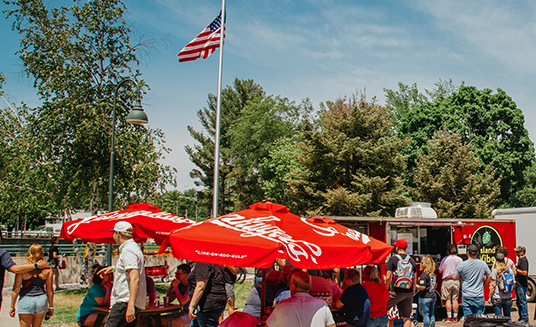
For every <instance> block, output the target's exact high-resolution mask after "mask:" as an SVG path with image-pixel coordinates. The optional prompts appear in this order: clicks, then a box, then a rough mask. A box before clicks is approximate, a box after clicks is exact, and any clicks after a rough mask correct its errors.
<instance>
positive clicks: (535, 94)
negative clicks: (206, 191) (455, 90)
mask: <svg viewBox="0 0 536 327" xmlns="http://www.w3.org/2000/svg"><path fill="white" fill-rule="evenodd" d="M55 2H57V1H52V0H49V1H46V3H47V4H51V3H55ZM126 4H127V9H128V12H127V14H126V16H125V19H126V20H127V22H128V23H129V24H131V28H132V29H133V31H134V39H135V38H136V37H140V36H141V35H149V36H151V37H155V38H159V37H163V36H167V38H168V39H169V42H168V43H160V44H158V47H157V51H155V52H153V53H152V54H150V55H148V56H144V57H143V58H142V59H143V62H142V64H141V67H140V70H141V72H142V73H143V78H144V79H145V80H146V82H147V83H148V84H149V85H150V87H151V90H149V91H148V94H147V95H146V96H145V98H144V99H143V106H144V108H145V110H146V111H147V113H148V116H149V120H150V125H149V128H160V129H162V130H163V131H164V133H165V135H166V140H167V146H168V147H170V148H171V149H172V150H173V151H172V153H170V154H168V155H167V157H166V159H165V160H164V162H165V163H166V164H167V165H171V166H174V167H176V168H177V170H178V173H177V175H176V178H177V189H179V190H182V189H185V188H189V187H192V186H193V181H192V180H191V179H190V177H189V172H190V171H191V169H192V168H194V166H193V164H191V163H190V161H189V159H188V157H187V155H186V153H185V151H184V146H185V145H187V144H193V139H192V138H191V137H190V135H189V133H188V131H187V126H189V125H190V126H194V128H196V129H197V130H200V125H199V123H198V120H197V116H196V113H197V111H198V110H199V109H201V108H203V107H205V106H206V101H207V94H208V93H213V94H216V92H217V74H218V56H219V52H218V51H217V52H215V53H214V54H213V55H212V56H211V57H210V58H208V59H206V60H197V61H193V62H186V63H181V64H179V63H178V61H177V58H176V55H177V53H178V51H180V49H181V48H182V47H183V46H184V45H185V44H186V43H188V42H189V41H190V40H191V39H192V38H193V37H194V36H196V35H197V34H198V33H199V32H200V31H201V30H202V29H203V28H204V27H205V26H206V25H208V24H209V23H210V22H211V21H212V20H213V19H214V18H215V17H216V16H217V14H218V12H219V11H220V9H221V1H218V0H181V1H176V0H153V1H147V0H145V1H142V0H128V1H126ZM5 7H6V6H5V5H4V4H3V3H2V4H0V8H2V9H4V8H5ZM227 15H228V17H227V38H226V44H225V49H224V70H223V83H224V85H229V84H231V83H232V82H233V81H234V79H235V78H240V79H253V80H255V82H256V83H258V84H260V85H261V86H262V87H263V88H264V90H265V91H266V92H267V93H268V94H274V95H281V96H284V97H287V98H289V99H291V100H295V101H297V102H300V101H301V100H302V99H305V98H310V99H311V100H312V103H313V104H314V106H315V108H318V105H319V103H320V102H325V101H328V100H331V101H333V100H336V99H337V98H339V97H342V96H348V95H351V94H352V93H354V92H356V91H359V90H363V89H366V93H367V96H368V98H369V99H370V98H372V97H373V96H375V97H377V99H378V101H379V102H380V104H383V103H384V100H385V98H384V92H383V89H384V88H388V89H397V88H398V87H397V83H398V82H403V83H404V84H413V83H417V84H418V86H419V89H420V90H421V91H424V89H425V88H426V89H432V88H433V84H434V83H436V82H438V81H439V79H442V80H448V79H449V78H451V79H452V80H453V83H454V84H455V85H459V84H461V83H462V81H464V82H465V84H466V85H474V86H476V87H477V88H479V89H483V88H490V89H492V90H496V89H497V88H501V89H503V90H505V91H506V93H507V94H508V95H510V96H511V97H512V98H513V100H514V101H515V102H516V103H517V105H518V107H519V108H521V109H522V110H523V112H524V114H525V120H526V122H525V127H526V128H527V129H528V130H529V133H530V135H531V138H532V140H533V141H534V140H535V137H536V125H535V123H536V108H535V106H536V91H535V88H534V85H535V81H536V60H535V59H536V20H535V19H534V17H536V2H534V1H483V0H481V1H454V0H451V1H394V0H393V1H357V0H346V1H345V0H341V1H333V0H332V1H322V0H311V1H305V0H292V1H290V0H288V1H281V0H271V1H267V0H255V1H251V0H228V1H227ZM10 26H11V22H10V21H7V20H6V19H0V28H1V31H2V33H1V34H0V35H1V36H0V38H1V41H2V42H1V44H2V47H1V49H2V50H1V51H0V71H2V72H3V73H4V74H5V75H6V84H5V86H4V90H5V91H6V95H7V97H8V99H9V100H11V101H14V102H16V103H20V102H21V101H24V102H26V103H27V104H29V105H30V106H37V105H39V99H38V98H37V97H36V96H35V93H36V92H35V90H34V89H33V88H32V83H33V81H32V80H29V79H27V78H26V77H25V76H24V75H23V74H21V73H20V71H21V65H20V61H19V60H18V58H17V57H16V56H15V55H14V52H15V51H16V50H17V49H18V46H19V40H18V35H17V34H16V33H14V32H11V30H10Z"/></svg>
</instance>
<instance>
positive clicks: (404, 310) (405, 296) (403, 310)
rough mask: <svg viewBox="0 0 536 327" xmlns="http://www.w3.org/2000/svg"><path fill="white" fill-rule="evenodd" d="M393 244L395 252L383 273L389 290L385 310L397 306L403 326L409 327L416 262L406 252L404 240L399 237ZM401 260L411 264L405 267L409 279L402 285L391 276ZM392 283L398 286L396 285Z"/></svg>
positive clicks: (415, 281)
mask: <svg viewBox="0 0 536 327" xmlns="http://www.w3.org/2000/svg"><path fill="white" fill-rule="evenodd" d="M394 245H395V253H396V254H395V255H394V256H392V257H391V258H390V259H389V261H388V262H387V267H386V269H387V273H386V275H385V284H386V286H387V290H388V291H391V295H390V297H389V300H388V301H387V310H389V309H391V308H392V307H394V306H395V305H396V306H398V311H399V313H400V317H402V319H404V327H409V326H411V319H410V318H411V311H412V307H411V303H412V302H413V293H414V292H415V285H416V283H417V274H416V273H415V272H416V271H417V264H416V263H415V261H414V260H413V258H411V256H410V255H408V254H406V249H407V248H408V242H406V240H403V239H400V240H398V241H396V242H395V244H394ZM402 260H403V261H406V260H407V261H409V265H410V266H411V268H409V267H407V268H406V269H410V270H411V271H408V275H409V276H410V279H411V281H409V282H408V283H405V284H403V285H402V284H399V283H396V282H397V280H398V279H395V278H393V275H394V274H395V272H397V270H398V267H399V261H402ZM395 277H396V278H400V276H398V277H397V276H396V275H395ZM392 282H393V285H392ZM394 283H396V284H398V285H399V286H398V287H397V286H396V285H395V284H394Z"/></svg>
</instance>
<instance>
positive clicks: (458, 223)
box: [330, 203, 516, 299]
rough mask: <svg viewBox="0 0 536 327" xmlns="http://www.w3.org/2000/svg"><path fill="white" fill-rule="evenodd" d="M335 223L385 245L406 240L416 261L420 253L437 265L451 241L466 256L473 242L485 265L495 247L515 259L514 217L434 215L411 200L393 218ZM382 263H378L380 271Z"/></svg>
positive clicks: (427, 206) (491, 259) (349, 219)
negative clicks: (448, 216)
mask: <svg viewBox="0 0 536 327" xmlns="http://www.w3.org/2000/svg"><path fill="white" fill-rule="evenodd" d="M330 218H332V219H334V220H335V221H337V222H338V223H339V224H342V225H344V226H347V227H350V228H353V229H355V230H357V231H358V232H361V233H365V234H367V235H369V236H371V237H374V238H376V239H378V240H381V241H384V242H386V243H388V244H391V245H392V244H394V243H395V242H396V241H397V240H399V239H404V240H406V241H407V242H408V249H407V253H408V254H411V255H412V256H413V259H414V260H415V262H417V266H418V267H417V270H418V274H420V271H419V263H420V262H421V258H422V256H423V255H426V254H428V255H430V256H431V257H432V258H433V259H434V260H435V262H436V264H437V267H439V263H440V262H441V259H443V257H444V256H445V253H446V246H447V244H449V243H450V244H453V245H455V246H456V247H457V249H458V255H460V256H462V257H463V256H464V255H466V252H467V251H466V249H467V246H469V244H475V245H477V246H478V248H479V249H480V254H479V258H480V259H482V260H483V261H484V262H486V263H487V264H488V265H489V267H490V268H491V266H492V265H493V262H494V260H495V254H496V251H497V248H498V247H499V246H505V247H507V248H508V250H509V253H508V258H510V259H512V260H513V261H514V262H516V254H515V251H514V248H515V247H516V228H515V220H499V219H466V218H451V219H444V218H437V214H436V213H435V211H434V210H433V209H432V208H431V207H430V204H429V203H412V204H410V206H409V207H405V208H398V209H397V211H396V215H395V218H370V217H330ZM384 273H385V264H383V265H382V274H384ZM436 274H437V277H438V286H437V288H436V291H438V298H440V296H439V294H440V290H441V274H440V273H439V271H437V270H436ZM484 289H485V299H488V298H489V297H488V295H489V288H488V287H485V288H484Z"/></svg>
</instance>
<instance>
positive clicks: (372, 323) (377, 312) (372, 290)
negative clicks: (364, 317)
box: [361, 265, 390, 327]
mask: <svg viewBox="0 0 536 327" xmlns="http://www.w3.org/2000/svg"><path fill="white" fill-rule="evenodd" d="M361 286H363V287H364V288H365V289H366V290H367V293H368V295H369V300H370V320H369V324H368V327H386V326H387V323H388V322H389V318H387V300H389V295H390V294H389V291H387V288H386V287H385V285H384V284H382V283H380V279H379V276H378V269H377V268H376V266H372V265H371V266H366V267H365V269H363V283H361Z"/></svg>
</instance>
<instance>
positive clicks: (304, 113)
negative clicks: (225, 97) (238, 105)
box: [227, 96, 313, 209]
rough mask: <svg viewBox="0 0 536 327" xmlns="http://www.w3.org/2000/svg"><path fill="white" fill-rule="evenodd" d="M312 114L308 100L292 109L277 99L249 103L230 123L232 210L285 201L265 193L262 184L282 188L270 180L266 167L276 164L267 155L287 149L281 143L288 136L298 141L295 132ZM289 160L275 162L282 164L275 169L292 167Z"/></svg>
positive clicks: (286, 102)
mask: <svg viewBox="0 0 536 327" xmlns="http://www.w3.org/2000/svg"><path fill="white" fill-rule="evenodd" d="M312 111H313V107H312V105H311V104H310V103H309V101H308V100H306V101H304V102H303V103H302V104H301V105H296V104H295V103H294V102H290V101H289V100H288V99H286V98H282V97H279V96H276V97H274V96H268V97H266V98H264V99H262V101H251V102H250V103H248V105H247V106H246V107H245V108H244V110H243V111H242V114H241V116H240V117H239V118H238V119H237V120H236V121H234V122H233V124H232V126H231V128H230V129H229V131H228V132H227V134H228V135H229V136H230V139H231V140H232V145H231V153H232V154H233V161H234V168H233V170H232V171H231V174H230V175H231V176H232V177H233V179H234V183H233V186H232V188H231V189H232V194H233V197H232V198H233V200H234V201H233V202H234V206H235V209H239V208H240V209H242V208H246V207H247V206H248V205H250V204H252V203H255V202H258V201H263V200H266V198H267V197H274V195H275V197H274V199H278V200H280V201H283V200H285V199H284V197H283V193H281V192H277V193H275V194H273V195H268V194H266V193H265V192H266V188H265V187H264V185H266V183H272V184H273V183H277V184H279V185H280V186H281V187H284V184H281V183H280V182H282V181H276V180H274V179H273V178H274V177H275V176H273V175H272V174H271V173H272V172H273V171H272V170H270V167H273V165H274V164H275V163H274V162H273V161H272V160H276V161H277V160H278V158H274V157H271V154H275V153H276V152H277V151H278V149H277V147H278V146H280V145H283V146H291V144H288V143H284V140H287V142H288V141H291V139H289V137H290V136H293V137H294V139H296V138H298V137H300V135H301V134H300V133H299V130H298V129H299V127H300V125H301V124H302V123H303V122H304V121H306V120H307V119H308V118H309V115H310V113H311V112H312ZM294 144H295V143H294ZM289 150H292V148H291V149H289ZM289 155H291V154H290V153H289ZM279 159H281V158H279ZM289 159H291V161H287V162H281V161H280V162H278V164H284V166H283V167H278V168H279V169H283V170H284V169H286V167H287V166H286V165H287V164H288V165H293V164H295V161H293V160H292V158H289ZM272 190H273V189H272ZM285 204H286V203H285Z"/></svg>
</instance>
